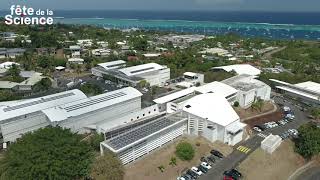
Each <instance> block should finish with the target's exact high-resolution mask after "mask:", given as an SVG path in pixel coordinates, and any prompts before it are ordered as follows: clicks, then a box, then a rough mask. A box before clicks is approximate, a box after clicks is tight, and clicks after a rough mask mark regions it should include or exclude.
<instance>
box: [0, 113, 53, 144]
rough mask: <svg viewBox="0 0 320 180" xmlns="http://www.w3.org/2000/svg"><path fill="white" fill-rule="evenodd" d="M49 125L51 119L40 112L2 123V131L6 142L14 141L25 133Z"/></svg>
mask: <svg viewBox="0 0 320 180" xmlns="http://www.w3.org/2000/svg"><path fill="white" fill-rule="evenodd" d="M48 125H49V121H47V117H46V116H45V115H44V114H43V113H42V112H38V113H34V114H29V115H25V116H21V117H19V118H16V119H14V120H13V121H10V122H7V123H5V124H1V132H2V135H3V140H4V142H8V141H10V142H14V141H15V140H16V139H17V138H20V137H21V136H22V135H23V134H25V133H27V132H31V131H34V130H37V129H39V128H42V127H46V126H48Z"/></svg>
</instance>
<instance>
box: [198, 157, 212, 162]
mask: <svg viewBox="0 0 320 180" xmlns="http://www.w3.org/2000/svg"><path fill="white" fill-rule="evenodd" d="M200 161H201V162H206V163H209V162H210V160H209V159H208V158H206V157H201V158H200Z"/></svg>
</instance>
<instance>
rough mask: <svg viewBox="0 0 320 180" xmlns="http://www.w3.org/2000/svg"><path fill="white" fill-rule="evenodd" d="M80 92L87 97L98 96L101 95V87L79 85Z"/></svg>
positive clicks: (87, 84) (88, 84) (89, 84)
mask: <svg viewBox="0 0 320 180" xmlns="http://www.w3.org/2000/svg"><path fill="white" fill-rule="evenodd" d="M80 90H81V91H82V92H83V93H85V94H86V95H89V96H93V95H98V94H101V93H102V89H101V87H100V86H98V85H96V84H92V83H86V84H84V85H81V87H80Z"/></svg>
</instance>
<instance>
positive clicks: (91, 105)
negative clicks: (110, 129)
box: [43, 87, 142, 122]
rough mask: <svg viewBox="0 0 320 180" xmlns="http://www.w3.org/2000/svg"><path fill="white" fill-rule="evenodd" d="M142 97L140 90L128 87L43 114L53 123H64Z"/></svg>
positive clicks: (52, 109) (49, 110) (54, 108)
mask: <svg viewBox="0 0 320 180" xmlns="http://www.w3.org/2000/svg"><path fill="white" fill-rule="evenodd" d="M141 96H142V94H141V93H140V92H139V91H138V90H136V89H134V88H132V87H127V88H123V89H119V90H116V91H111V92H107V93H104V94H101V95H98V96H94V97H90V98H86V99H82V100H79V101H75V102H71V103H68V104H65V105H60V106H56V107H53V108H50V109H46V110H43V112H44V113H45V114H46V115H47V117H48V118H49V120H50V121H52V122H55V121H63V120H66V119H67V118H69V117H73V116H79V115H82V114H85V113H88V112H92V111H95V110H99V109H102V108H105V107H109V106H112V105H115V104H118V103H122V102H125V101H128V100H130V99H133V98H137V97H141Z"/></svg>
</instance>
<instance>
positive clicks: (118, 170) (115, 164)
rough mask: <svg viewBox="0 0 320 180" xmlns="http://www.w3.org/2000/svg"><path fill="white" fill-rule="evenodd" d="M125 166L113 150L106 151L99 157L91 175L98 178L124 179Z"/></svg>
mask: <svg viewBox="0 0 320 180" xmlns="http://www.w3.org/2000/svg"><path fill="white" fill-rule="evenodd" d="M123 176H124V168H123V166H122V164H121V162H120V160H119V159H118V157H117V156H116V155H115V154H113V153H112V152H110V151H109V152H106V153H105V154H104V155H103V156H100V157H98V158H97V159H96V160H95V162H94V164H93V166H92V170H91V177H93V178H94V179H96V180H105V179H108V180H122V179H123Z"/></svg>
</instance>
